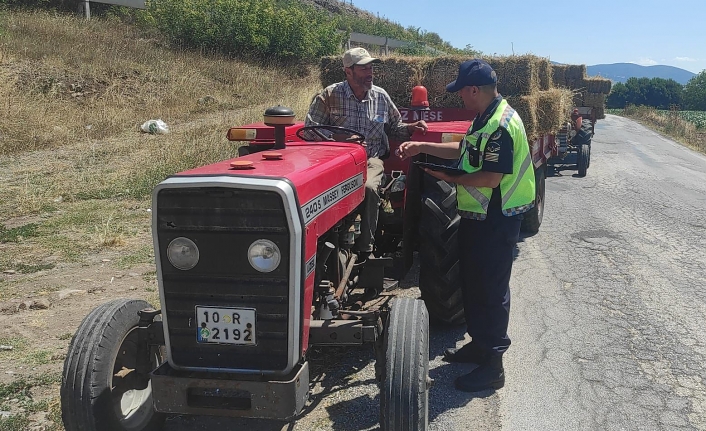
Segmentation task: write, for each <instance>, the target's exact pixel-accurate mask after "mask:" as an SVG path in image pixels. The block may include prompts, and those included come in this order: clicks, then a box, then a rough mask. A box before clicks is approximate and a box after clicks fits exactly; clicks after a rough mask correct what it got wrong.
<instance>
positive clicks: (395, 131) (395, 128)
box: [305, 81, 410, 157]
mask: <svg viewBox="0 0 706 431" xmlns="http://www.w3.org/2000/svg"><path fill="white" fill-rule="evenodd" d="M401 119H402V118H401V116H400V111H398V110H397V107H396V106H395V104H394V103H393V102H392V99H390V96H389V95H388V94H387V92H386V91H385V90H383V89H382V88H380V87H377V86H375V85H373V88H372V89H370V90H368V92H367V93H366V95H365V98H364V99H363V100H361V101H359V100H358V99H357V98H356V97H355V94H353V90H352V89H351V86H350V85H349V84H348V81H343V82H339V83H337V84H333V85H329V86H328V87H326V88H325V89H324V91H322V92H321V93H320V94H318V95H317V96H316V97H315V98H314V101H313V102H312V103H311V106H310V107H309V113H308V114H307V115H306V122H305V123H306V124H305V125H306V126H318V125H327V126H339V127H345V128H346V129H352V130H355V131H357V132H359V133H361V134H363V135H364V136H365V143H366V145H367V147H366V150H367V152H368V157H382V156H383V155H385V153H387V152H388V151H389V150H390V143H389V142H388V137H387V134H388V133H389V134H390V137H392V138H396V139H397V140H400V141H406V140H408V139H409V137H410V133H409V131H408V130H407V124H405V123H403V122H402V121H401Z"/></svg>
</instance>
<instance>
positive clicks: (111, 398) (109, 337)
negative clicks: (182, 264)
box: [61, 299, 166, 431]
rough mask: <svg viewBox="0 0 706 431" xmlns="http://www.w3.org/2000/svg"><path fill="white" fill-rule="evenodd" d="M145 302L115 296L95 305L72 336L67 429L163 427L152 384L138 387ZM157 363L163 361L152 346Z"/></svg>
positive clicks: (65, 389)
mask: <svg viewBox="0 0 706 431" xmlns="http://www.w3.org/2000/svg"><path fill="white" fill-rule="evenodd" d="M145 308H151V306H150V304H148V303H147V302H145V301H141V300H129V299H116V300H114V301H111V302H108V303H106V304H103V305H101V306H99V307H97V308H95V309H94V310H93V311H91V313H90V314H89V315H88V316H86V318H85V319H83V322H81V325H80V326H79V328H78V330H77V331H76V334H75V335H74V337H73V339H72V340H71V344H70V346H69V351H68V354H67V356H66V361H65V362H64V373H63V378H62V380H61V416H62V419H63V421H64V427H65V428H66V431H79V430H80V431H150V430H159V429H161V428H162V427H163V425H164V420H165V417H166V416H165V415H163V414H161V413H157V412H155V411H154V408H153V406H152V386H151V382H150V383H147V387H146V388H140V387H139V386H137V383H136V381H137V380H138V379H136V378H135V369H136V368H137V365H136V361H137V348H138V332H137V325H138V322H139V320H140V318H139V316H138V314H137V312H138V311H140V310H142V309H145ZM151 347H152V348H151V350H150V357H151V358H152V366H153V367H154V368H156V367H157V366H158V365H159V364H160V363H161V361H162V355H161V351H160V349H159V348H158V347H156V346H151Z"/></svg>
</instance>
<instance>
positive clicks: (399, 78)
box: [319, 56, 426, 106]
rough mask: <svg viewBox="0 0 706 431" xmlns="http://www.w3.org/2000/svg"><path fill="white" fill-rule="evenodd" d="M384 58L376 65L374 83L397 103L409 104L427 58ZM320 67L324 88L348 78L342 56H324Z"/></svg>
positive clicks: (400, 104)
mask: <svg viewBox="0 0 706 431" xmlns="http://www.w3.org/2000/svg"><path fill="white" fill-rule="evenodd" d="M382 60H383V61H382V63H379V64H376V65H375V76H374V78H373V84H375V85H377V86H378V87H382V88H383V89H385V91H387V93H388V94H389V95H390V98H392V101H393V102H395V104H396V105H398V106H408V105H409V101H410V100H409V99H410V97H411V95H412V88H413V87H414V86H415V85H420V84H421V66H422V64H423V62H424V61H425V60H426V59H425V58H419V57H402V56H389V57H384V58H382ZM319 69H320V72H321V85H322V86H323V87H324V88H325V87H328V86H329V85H331V84H335V83H337V82H341V81H344V80H345V79H346V75H345V73H344V71H343V63H342V62H341V57H340V56H330V57H323V58H322V59H321V62H320V66H319Z"/></svg>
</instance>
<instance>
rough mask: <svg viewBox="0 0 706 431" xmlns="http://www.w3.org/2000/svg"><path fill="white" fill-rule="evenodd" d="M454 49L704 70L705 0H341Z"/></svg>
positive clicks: (560, 60) (567, 60) (705, 59)
mask: <svg viewBox="0 0 706 431" xmlns="http://www.w3.org/2000/svg"><path fill="white" fill-rule="evenodd" d="M351 1H352V4H353V6H356V7H358V8H361V9H365V10H367V11H369V12H372V13H374V14H378V13H379V15H380V16H381V17H385V18H388V19H390V20H391V21H395V22H397V23H399V24H401V25H403V26H405V27H408V26H415V27H421V28H422V29H423V30H427V31H430V32H435V33H438V34H439V36H441V38H442V39H444V40H446V41H448V42H450V43H451V45H453V46H455V47H457V48H463V47H465V46H466V45H471V46H472V47H473V48H474V49H477V50H479V51H481V52H483V53H485V54H497V55H510V54H512V53H513V50H514V53H515V54H528V53H530V54H535V55H539V56H542V57H549V58H550V60H552V61H557V62H559V63H568V64H586V65H594V64H603V63H637V64H641V65H645V66H651V65H655V64H664V65H669V66H676V67H680V68H682V69H686V70H689V71H691V72H694V73H699V72H701V71H702V70H704V69H706V20H705V17H706V0H672V1H664V0H662V1H654V0H613V1H607V0H591V1H580V2H571V1H557V0H534V1H533V0H525V1H522V0H503V1H497V2H492V1H483V2H480V1H476V0H466V1H463V0H438V1H429V0H346V3H350V2H351Z"/></svg>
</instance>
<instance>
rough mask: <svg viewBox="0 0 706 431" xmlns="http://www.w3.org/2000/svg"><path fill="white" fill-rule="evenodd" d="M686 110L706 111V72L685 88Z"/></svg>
mask: <svg viewBox="0 0 706 431" xmlns="http://www.w3.org/2000/svg"><path fill="white" fill-rule="evenodd" d="M684 108H685V109H688V110H691V111H706V70H702V71H701V73H699V74H698V75H696V76H694V77H693V78H691V79H690V80H689V82H687V83H686V85H685V86H684Z"/></svg>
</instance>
